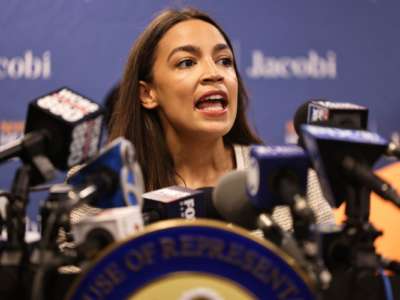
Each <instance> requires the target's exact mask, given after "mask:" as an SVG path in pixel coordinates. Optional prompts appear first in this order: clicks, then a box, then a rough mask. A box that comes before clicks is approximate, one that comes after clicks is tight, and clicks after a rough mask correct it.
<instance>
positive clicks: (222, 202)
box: [212, 170, 307, 266]
mask: <svg viewBox="0 0 400 300" xmlns="http://www.w3.org/2000/svg"><path fill="white" fill-rule="evenodd" d="M248 175H249V174H248V171H246V170H234V171H232V172H229V173H227V174H225V175H224V176H222V177H221V178H220V180H219V181H218V184H217V185H216V187H215V189H214V191H213V197H212V200H213V204H214V207H215V208H216V209H217V211H218V212H219V213H220V214H221V216H222V217H224V218H225V220H227V221H228V222H232V223H234V224H236V225H239V226H242V227H244V228H246V229H248V230H255V229H260V230H261V231H262V232H263V234H264V237H265V238H267V239H268V240H270V241H272V242H273V243H274V244H276V245H277V246H279V247H281V248H282V249H283V250H284V251H286V252H287V253H288V254H289V255H290V256H292V257H294V258H295V259H296V261H298V262H299V263H300V264H301V265H303V266H305V265H307V262H306V261H305V257H304V254H303V253H302V250H301V249H300V248H299V245H298V244H297V242H296V241H295V240H294V239H293V237H292V235H291V234H290V233H289V232H285V231H284V230H283V229H282V228H281V227H280V226H279V225H278V224H277V223H275V222H274V220H273V219H272V218H271V216H270V215H269V214H268V213H265V212H263V210H262V209H260V208H259V207H257V206H255V205H254V202H252V201H251V199H250V197H249V195H248V192H247V181H248V178H247V176H248Z"/></svg>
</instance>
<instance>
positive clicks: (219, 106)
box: [203, 104, 223, 111]
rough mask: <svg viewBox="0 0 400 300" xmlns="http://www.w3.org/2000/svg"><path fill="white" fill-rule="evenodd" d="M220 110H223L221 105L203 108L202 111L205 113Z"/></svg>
mask: <svg viewBox="0 0 400 300" xmlns="http://www.w3.org/2000/svg"><path fill="white" fill-rule="evenodd" d="M221 109H223V107H222V105H221V104H219V105H212V106H207V107H205V108H203V110H205V111H218V110H221Z"/></svg>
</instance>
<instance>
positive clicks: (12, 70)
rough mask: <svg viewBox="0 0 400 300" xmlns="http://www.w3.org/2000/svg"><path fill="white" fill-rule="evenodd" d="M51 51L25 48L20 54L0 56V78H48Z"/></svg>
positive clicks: (49, 75) (49, 74)
mask: <svg viewBox="0 0 400 300" xmlns="http://www.w3.org/2000/svg"><path fill="white" fill-rule="evenodd" d="M50 77H51V53H50V51H49V50H47V51H45V52H43V53H42V54H36V53H33V51H32V50H26V51H25V53H24V54H22V55H21V56H14V57H5V56H0V80H4V79H13V80H17V79H31V80H33V79H50Z"/></svg>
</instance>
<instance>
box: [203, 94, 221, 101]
mask: <svg viewBox="0 0 400 300" xmlns="http://www.w3.org/2000/svg"><path fill="white" fill-rule="evenodd" d="M204 99H205V100H222V99H223V98H222V97H221V96H220V95H210V96H208V97H205V98H204Z"/></svg>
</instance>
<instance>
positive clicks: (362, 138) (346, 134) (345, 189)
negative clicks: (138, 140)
mask: <svg viewBox="0 0 400 300" xmlns="http://www.w3.org/2000/svg"><path fill="white" fill-rule="evenodd" d="M302 130H303V137H304V142H305V145H306V149H307V151H308V152H309V156H310V158H311V160H312V162H313V166H314V169H315V170H316V172H317V174H318V175H319V180H320V183H321V185H322V187H323V189H322V191H323V193H324V196H325V198H326V199H327V200H328V201H329V202H330V203H331V205H332V206H335V207H339V206H340V205H341V204H342V202H343V201H344V200H346V198H347V197H349V188H350V187H352V186H358V187H360V186H363V185H366V186H367V187H368V188H369V189H373V190H374V191H375V192H377V193H378V194H379V193H381V194H383V195H385V196H384V197H385V198H392V197H391V195H390V193H386V192H385V190H384V189H385V185H380V184H375V183H374V184H371V183H372V181H371V180H366V178H365V177H369V178H372V176H369V175H368V176H365V175H366V174H367V173H369V174H371V173H372V171H371V167H372V166H373V164H374V163H375V162H376V161H377V159H378V158H379V157H380V156H381V155H382V154H383V153H384V152H385V149H386V148H387V141H386V140H385V139H384V138H382V137H381V136H379V135H378V134H376V133H372V132H369V131H365V130H350V129H339V128H329V127H320V126H314V125H303V126H302ZM349 162H350V163H349ZM360 168H362V169H363V170H368V171H362V172H359V170H360ZM366 172H367V173H366ZM362 177H364V179H362ZM373 177H374V178H378V177H377V176H373ZM382 188H383V189H382ZM391 191H392V190H390V191H389V192H391ZM392 200H394V199H392ZM396 201H397V200H395V201H394V202H396Z"/></svg>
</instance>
